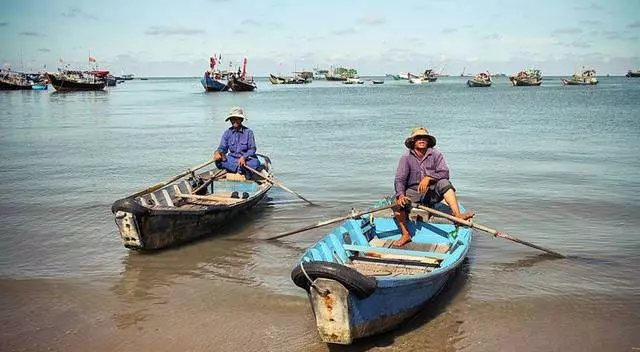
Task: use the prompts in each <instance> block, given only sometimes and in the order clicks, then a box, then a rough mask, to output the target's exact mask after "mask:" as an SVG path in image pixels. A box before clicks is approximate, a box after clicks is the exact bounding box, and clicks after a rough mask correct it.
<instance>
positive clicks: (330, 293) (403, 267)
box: [291, 204, 471, 344]
mask: <svg viewBox="0 0 640 352" xmlns="http://www.w3.org/2000/svg"><path fill="white" fill-rule="evenodd" d="M439 207H440V209H444V208H446V206H444V205H443V204H440V205H439ZM446 209H448V208H446ZM461 209H463V208H462V207H461ZM463 211H464V210H463ZM425 218H426V216H425ZM408 227H409V231H410V232H411V234H412V237H413V240H412V242H410V243H408V244H406V245H405V246H403V247H401V248H395V247H391V248H390V245H391V244H392V243H393V241H394V240H397V239H399V238H400V230H399V229H398V226H397V224H396V222H395V221H394V219H393V218H391V217H383V216H371V217H366V218H362V217H360V218H355V219H350V220H347V221H346V222H344V223H343V224H342V225H340V226H339V227H338V228H336V229H334V230H333V231H332V232H331V233H329V234H328V235H326V236H325V237H324V238H323V239H322V240H320V241H318V242H317V243H315V244H314V245H313V246H311V247H310V248H309V249H308V250H307V251H306V252H305V253H304V254H303V256H302V258H301V260H300V263H299V264H298V265H297V266H296V267H295V268H294V269H293V271H292V273H291V278H292V280H293V281H294V283H295V284H296V285H297V286H299V287H301V288H304V289H305V290H306V291H307V292H308V294H309V299H310V302H311V305H312V308H313V312H314V314H315V319H316V325H317V328H318V333H319V334H320V338H321V339H322V341H324V342H327V343H338V344H350V343H351V342H352V341H353V340H354V339H357V338H361V337H365V336H370V335H373V334H377V333H380V332H384V331H387V330H390V329H393V328H394V327H396V326H397V325H398V324H400V323H401V322H402V321H404V320H405V319H407V318H409V317H411V316H412V315H414V314H415V313H416V312H418V311H419V310H420V308H421V307H423V306H424V305H425V303H427V302H428V301H429V300H430V299H431V298H433V297H434V296H436V295H437V294H438V293H439V292H440V291H441V290H442V288H443V287H444V286H445V283H446V282H447V281H448V280H449V278H451V277H452V275H453V274H454V273H455V272H456V269H457V268H458V267H459V266H460V265H461V263H462V262H463V260H464V259H465V257H466V255H467V252H468V251H469V247H470V244H471V229H469V228H456V227H455V226H454V225H453V224H439V223H438V224H436V223H427V222H424V221H422V220H413V221H409V223H408Z"/></svg>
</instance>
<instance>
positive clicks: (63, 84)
mask: <svg viewBox="0 0 640 352" xmlns="http://www.w3.org/2000/svg"><path fill="white" fill-rule="evenodd" d="M108 74H109V71H104V70H94V71H73V70H61V71H59V72H57V73H52V72H48V73H46V76H47V80H48V81H49V83H51V85H52V86H53V88H55V89H56V90H57V91H98V90H103V89H104V87H105V86H106V85H107V81H106V76H107V75H108Z"/></svg>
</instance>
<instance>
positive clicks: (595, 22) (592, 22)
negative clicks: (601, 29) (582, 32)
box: [580, 20, 604, 26]
mask: <svg viewBox="0 0 640 352" xmlns="http://www.w3.org/2000/svg"><path fill="white" fill-rule="evenodd" d="M580 24H584V25H586V26H599V25H601V24H604V22H602V21H599V20H582V21H580Z"/></svg>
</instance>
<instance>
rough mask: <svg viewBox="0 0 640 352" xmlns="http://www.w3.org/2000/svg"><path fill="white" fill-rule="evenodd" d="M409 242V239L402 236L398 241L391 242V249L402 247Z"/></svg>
mask: <svg viewBox="0 0 640 352" xmlns="http://www.w3.org/2000/svg"><path fill="white" fill-rule="evenodd" d="M409 242H411V237H409V236H405V235H402V237H400V239H399V240H397V241H395V242H393V245H392V247H402V246H404V245H405V244H407V243H409Z"/></svg>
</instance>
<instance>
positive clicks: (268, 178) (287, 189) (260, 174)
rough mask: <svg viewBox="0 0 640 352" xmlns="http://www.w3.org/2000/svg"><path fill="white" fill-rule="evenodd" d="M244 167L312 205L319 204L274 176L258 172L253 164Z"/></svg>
mask: <svg viewBox="0 0 640 352" xmlns="http://www.w3.org/2000/svg"><path fill="white" fill-rule="evenodd" d="M244 167H245V168H246V169H247V170H249V171H251V172H253V173H254V174H256V175H258V176H260V177H262V178H263V179H265V180H267V182H269V183H271V184H274V185H276V186H278V187H280V188H282V189H284V190H285V191H287V192H289V193H291V194H295V195H296V196H298V198H300V199H302V200H304V201H305V202H307V203H309V204H310V205H317V204H315V203H313V202H311V201H310V200H308V199H307V198H305V197H303V196H301V195H300V194H298V193H296V192H294V191H292V190H291V189H289V188H288V187H287V186H285V185H283V184H282V183H281V182H278V181H277V180H276V179H274V178H273V177H269V176H265V175H263V174H262V173H260V172H258V171H257V170H256V169H254V168H252V167H251V166H249V165H245V166H244Z"/></svg>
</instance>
